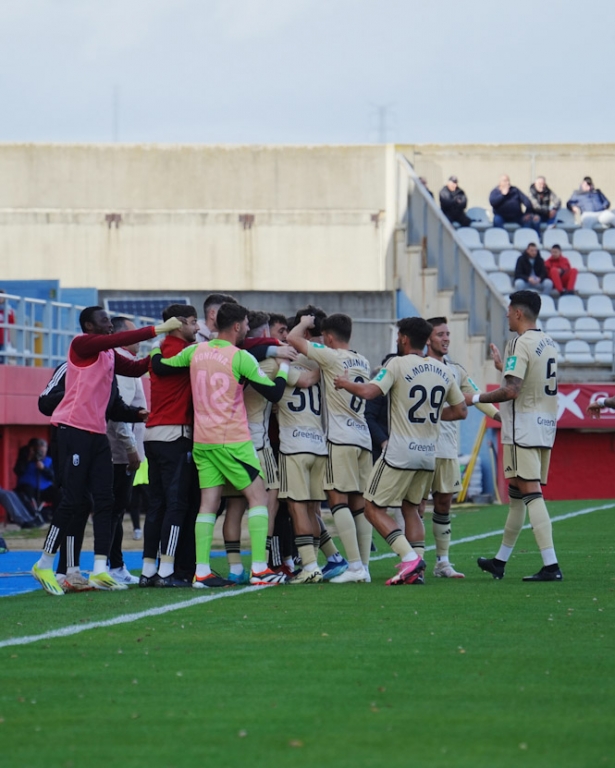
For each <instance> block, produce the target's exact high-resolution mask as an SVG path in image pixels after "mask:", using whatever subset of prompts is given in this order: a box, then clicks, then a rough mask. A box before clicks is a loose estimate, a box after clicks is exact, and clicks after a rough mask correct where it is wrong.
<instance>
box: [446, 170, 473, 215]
mask: <svg viewBox="0 0 615 768" xmlns="http://www.w3.org/2000/svg"><path fill="white" fill-rule="evenodd" d="M467 205H468V198H467V197H466V193H465V192H464V191H463V189H461V187H460V186H459V185H458V183H457V177H456V176H449V178H448V181H447V182H446V184H445V185H444V186H443V187H442V189H441V190H440V208H441V209H442V213H443V214H444V215H445V216H446V218H447V219H448V220H449V221H450V222H451V224H459V225H460V226H461V227H469V226H470V224H472V219H471V218H470V217H469V216H466V213H465V210H466V207H467Z"/></svg>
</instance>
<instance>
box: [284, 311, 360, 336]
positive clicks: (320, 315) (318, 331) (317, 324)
mask: <svg viewBox="0 0 615 768" xmlns="http://www.w3.org/2000/svg"><path fill="white" fill-rule="evenodd" d="M306 315H314V327H313V328H309V329H308V333H309V334H310V336H321V335H322V321H323V320H324V319H325V318H326V316H327V313H326V312H325V310H324V309H321V308H320V307H315V306H314V305H313V304H308V305H307V307H303V309H299V310H297V314H296V315H295V322H294V323H293V327H294V326H295V325H297V323H298V322H299V320H301V318H302V317H305V316H306ZM348 338H350V336H349V337H348Z"/></svg>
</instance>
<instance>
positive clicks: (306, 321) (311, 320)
mask: <svg viewBox="0 0 615 768" xmlns="http://www.w3.org/2000/svg"><path fill="white" fill-rule="evenodd" d="M299 325H300V326H301V327H302V328H313V327H314V326H315V325H316V318H315V317H314V315H303V317H302V318H301V319H300V320H299Z"/></svg>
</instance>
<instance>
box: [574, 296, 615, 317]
mask: <svg viewBox="0 0 615 768" xmlns="http://www.w3.org/2000/svg"><path fill="white" fill-rule="evenodd" d="M562 298H564V299H566V298H569V297H567V296H563V297H562ZM572 298H574V297H572ZM587 314H588V315H590V317H601V318H605V317H612V316H613V302H612V301H611V299H610V298H609V297H608V296H590V297H589V299H588V300H587Z"/></svg>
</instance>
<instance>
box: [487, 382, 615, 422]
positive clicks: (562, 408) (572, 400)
mask: <svg viewBox="0 0 615 768" xmlns="http://www.w3.org/2000/svg"><path fill="white" fill-rule="evenodd" d="M487 389H489V390H493V389H497V386H494V385H490V386H488V387H487ZM614 395H615V384H611V383H609V382H605V383H604V384H559V385H558V388H557V406H558V407H557V428H558V429H600V430H602V429H605V430H612V431H615V410H613V409H612V408H603V409H602V411H601V412H600V418H599V419H592V418H590V416H588V414H587V406H588V405H589V404H590V403H593V402H594V401H595V400H596V398H598V397H613V396H614ZM496 408H497V406H496ZM489 426H490V427H496V428H497V427H499V424H498V422H496V421H491V420H489Z"/></svg>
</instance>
